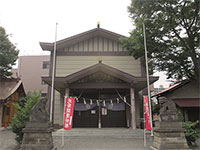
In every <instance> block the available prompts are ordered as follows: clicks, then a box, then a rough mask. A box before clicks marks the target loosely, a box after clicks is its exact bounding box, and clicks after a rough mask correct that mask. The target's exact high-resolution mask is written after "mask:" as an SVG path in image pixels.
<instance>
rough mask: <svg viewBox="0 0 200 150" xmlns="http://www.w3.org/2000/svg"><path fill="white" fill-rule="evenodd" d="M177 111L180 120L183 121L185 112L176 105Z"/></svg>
mask: <svg viewBox="0 0 200 150" xmlns="http://www.w3.org/2000/svg"><path fill="white" fill-rule="evenodd" d="M176 113H177V116H178V121H179V122H183V121H184V117H183V113H182V111H181V109H180V108H179V107H176Z"/></svg>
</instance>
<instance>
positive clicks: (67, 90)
mask: <svg viewBox="0 0 200 150" xmlns="http://www.w3.org/2000/svg"><path fill="white" fill-rule="evenodd" d="M65 97H69V88H66V89H65Z"/></svg>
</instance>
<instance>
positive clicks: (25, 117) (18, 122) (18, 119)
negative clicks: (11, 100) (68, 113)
mask: <svg viewBox="0 0 200 150" xmlns="http://www.w3.org/2000/svg"><path fill="white" fill-rule="evenodd" d="M39 100H40V92H39V93H37V92H33V93H32V94H31V93H29V94H28V95H27V96H26V97H23V98H21V99H20V100H19V102H18V104H15V107H16V108H17V112H16V114H15V116H14V118H13V122H12V124H11V127H12V131H13V132H14V133H15V134H16V138H15V140H16V141H17V143H18V144H21V143H22V139H23V132H22V129H23V128H25V125H26V122H27V121H29V116H30V112H31V109H32V107H33V106H34V105H35V104H36V103H37V102H38V101H39Z"/></svg>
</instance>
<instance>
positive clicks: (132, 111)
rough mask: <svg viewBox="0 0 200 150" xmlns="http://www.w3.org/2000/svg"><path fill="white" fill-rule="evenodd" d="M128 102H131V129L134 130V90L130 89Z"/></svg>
mask: <svg viewBox="0 0 200 150" xmlns="http://www.w3.org/2000/svg"><path fill="white" fill-rule="evenodd" d="M130 101H131V128H132V129H133V130H135V129H136V110H135V94H134V89H133V88H130Z"/></svg>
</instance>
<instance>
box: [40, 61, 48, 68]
mask: <svg viewBox="0 0 200 150" xmlns="http://www.w3.org/2000/svg"><path fill="white" fill-rule="evenodd" d="M49 67H50V62H49V61H43V65H42V69H49Z"/></svg>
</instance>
